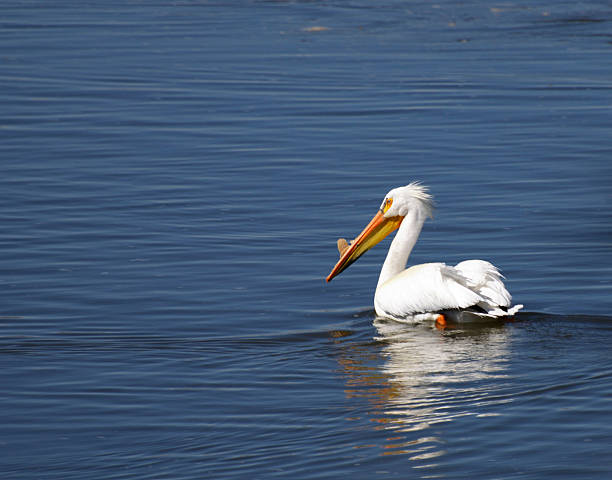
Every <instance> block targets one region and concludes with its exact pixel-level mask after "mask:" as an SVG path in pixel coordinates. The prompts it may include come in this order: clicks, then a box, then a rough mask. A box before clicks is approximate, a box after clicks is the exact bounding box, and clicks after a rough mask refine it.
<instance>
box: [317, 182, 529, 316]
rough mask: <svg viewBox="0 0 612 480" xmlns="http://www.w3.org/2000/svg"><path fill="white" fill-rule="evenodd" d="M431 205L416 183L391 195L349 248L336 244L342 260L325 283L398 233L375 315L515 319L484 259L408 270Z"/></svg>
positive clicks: (384, 270)
mask: <svg viewBox="0 0 612 480" xmlns="http://www.w3.org/2000/svg"><path fill="white" fill-rule="evenodd" d="M432 211H433V200H432V198H431V195H429V193H428V191H427V188H426V187H424V186H422V185H421V184H420V183H418V182H415V183H411V184H410V185H406V186H405V187H399V188H395V189H393V190H391V191H390V192H389V193H387V195H386V196H385V199H384V200H383V202H382V204H381V206H380V210H379V211H378V213H377V214H376V215H375V216H374V218H373V219H372V220H371V221H370V223H369V224H368V225H367V226H366V228H365V229H364V230H363V232H361V233H360V234H359V236H358V237H357V238H355V240H353V241H352V242H351V244H350V245H349V244H348V243H347V242H346V240H344V239H342V238H341V239H339V240H338V250H339V251H340V260H339V261H338V263H337V264H336V266H335V267H334V268H333V270H332V271H331V273H330V274H329V275H328V277H327V281H328V282H329V281H330V280H331V279H332V278H334V277H335V276H336V275H338V274H340V273H341V272H342V271H344V270H345V269H346V268H347V267H348V266H349V265H351V264H352V263H353V262H354V261H355V260H357V259H358V258H359V257H360V256H361V255H363V254H364V253H365V252H366V251H368V250H369V249H370V248H372V247H373V246H374V245H376V244H377V243H378V242H380V241H381V240H382V239H383V238H385V237H386V236H387V235H389V234H390V233H391V232H393V231H395V230H397V229H399V230H398V232H397V234H396V235H395V238H394V239H393V242H391V246H390V247H389V252H388V253H387V258H386V259H385V263H384V264H383V266H382V269H381V271H380V277H379V278H378V285H377V286H376V293H375V295H374V307H375V309H376V314H377V315H378V316H381V317H388V318H392V319H395V320H400V321H407V320H408V321H416V322H418V321H423V320H435V321H436V322H437V323H441V324H445V323H446V319H449V320H453V321H464V320H476V319H482V318H497V317H505V316H509V315H514V314H515V313H516V312H517V311H518V310H519V309H521V308H522V307H523V306H522V305H516V306H514V307H512V306H511V298H512V297H511V296H510V294H509V293H508V290H506V287H505V286H504V283H503V281H502V278H503V277H502V275H501V274H500V273H499V270H497V268H496V267H495V266H493V265H492V264H490V263H489V262H486V261H484V260H466V261H464V262H461V263H458V264H457V265H455V266H454V267H451V266H449V265H446V264H444V263H425V264H422V265H415V266H412V267H410V268H406V263H407V262H408V256H409V255H410V252H411V251H412V248H413V247H414V244H415V243H416V241H417V238H418V237H419V234H420V233H421V228H422V227H423V223H425V220H426V219H427V217H432Z"/></svg>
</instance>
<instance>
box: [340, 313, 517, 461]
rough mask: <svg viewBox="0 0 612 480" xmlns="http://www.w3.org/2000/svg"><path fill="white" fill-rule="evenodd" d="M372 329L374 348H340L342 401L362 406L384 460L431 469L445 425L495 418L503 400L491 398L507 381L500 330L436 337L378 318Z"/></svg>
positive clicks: (506, 337) (505, 343)
mask: <svg viewBox="0 0 612 480" xmlns="http://www.w3.org/2000/svg"><path fill="white" fill-rule="evenodd" d="M374 326H375V327H376V331H377V336H376V337H375V338H374V340H375V341H374V342H373V343H369V344H363V343H362V344H355V343H352V344H350V343H348V342H347V343H344V345H343V348H342V354H341V356H340V359H339V362H340V364H341V365H342V370H343V373H344V375H345V378H346V388H345V392H346V395H347V397H348V398H351V399H358V398H359V399H366V400H367V405H368V407H367V411H368V412H367V417H368V420H369V421H370V422H372V423H373V424H374V427H373V428H374V430H376V431H379V432H383V433H384V435H383V436H382V438H383V439H384V440H383V444H382V445H380V444H379V445H376V446H378V447H380V448H381V453H382V454H383V455H393V454H395V455H397V454H405V455H409V458H410V459H411V460H415V461H429V462H430V463H431V462H435V460H434V459H435V458H436V457H439V456H441V455H444V454H445V453H446V452H445V450H444V444H445V440H444V431H445V426H444V424H448V422H452V421H453V420H454V419H456V418H458V417H462V416H468V415H471V416H474V417H482V416H492V415H497V414H498V413H497V410H496V409H498V408H500V404H502V403H504V402H505V400H504V397H503V395H495V396H494V397H495V398H492V396H491V394H492V393H494V392H495V391H498V390H499V388H500V383H501V384H502V385H503V384H504V383H505V382H506V380H505V379H506V378H507V376H508V374H507V358H508V354H509V343H510V333H509V330H508V329H507V328H505V327H504V325H503V324H494V325H488V326H475V327H471V328H469V329H461V330H443V331H439V330H436V329H434V328H431V327H426V326H424V325H405V324H401V323H398V322H395V321H390V320H385V319H378V318H377V319H376V320H375V321H374ZM353 419H354V420H361V419H362V418H360V417H359V416H355V417H353ZM375 436H376V437H377V438H378V437H379V436H378V435H375ZM379 442H380V441H379ZM371 446H374V445H371V444H370V445H363V447H371ZM423 466H425V465H423Z"/></svg>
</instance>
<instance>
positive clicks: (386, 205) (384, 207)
mask: <svg viewBox="0 0 612 480" xmlns="http://www.w3.org/2000/svg"><path fill="white" fill-rule="evenodd" d="M391 205H393V199H392V198H390V197H387V198H385V201H384V202H383V204H382V206H381V207H380V209H381V210H382V212H383V213H387V211H388V210H389V209H390V208H391Z"/></svg>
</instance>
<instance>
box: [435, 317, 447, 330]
mask: <svg viewBox="0 0 612 480" xmlns="http://www.w3.org/2000/svg"><path fill="white" fill-rule="evenodd" d="M445 327H446V318H444V315H442V314H439V315H438V317H437V318H436V328H439V329H443V328H445Z"/></svg>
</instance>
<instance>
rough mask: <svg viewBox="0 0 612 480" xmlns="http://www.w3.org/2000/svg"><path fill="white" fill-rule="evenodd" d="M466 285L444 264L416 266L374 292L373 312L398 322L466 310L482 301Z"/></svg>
mask: <svg viewBox="0 0 612 480" xmlns="http://www.w3.org/2000/svg"><path fill="white" fill-rule="evenodd" d="M468 284H469V281H468V279H467V278H465V277H464V276H463V275H462V274H461V272H460V271H458V270H456V269H455V268H453V267H449V266H447V265H446V264H444V263H426V264H423V265H416V266H414V267H410V268H408V269H406V270H404V271H403V272H402V273H400V274H398V275H396V276H395V277H393V278H392V279H391V280H389V281H388V282H385V283H384V284H382V285H380V286H379V287H378V288H377V290H376V295H375V297H374V304H375V307H376V312H377V313H378V314H379V315H383V316H389V317H394V318H401V317H405V316H408V315H414V314H416V313H424V312H437V311H440V310H448V309H460V308H468V307H471V306H473V305H476V304H478V303H479V302H482V301H483V300H485V299H484V298H483V297H482V296H481V295H479V294H478V293H477V292H475V291H474V290H473V289H471V288H470V287H469V286H468Z"/></svg>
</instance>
